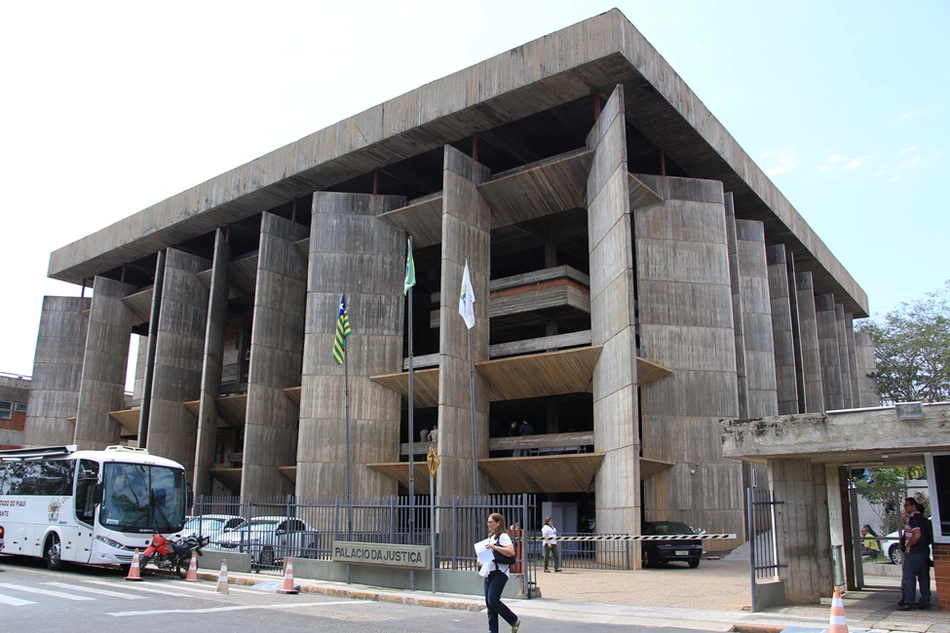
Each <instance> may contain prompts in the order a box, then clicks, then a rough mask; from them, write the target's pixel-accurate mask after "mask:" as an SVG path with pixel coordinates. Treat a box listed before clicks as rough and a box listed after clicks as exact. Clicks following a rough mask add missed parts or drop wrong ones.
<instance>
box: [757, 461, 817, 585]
mask: <svg viewBox="0 0 950 633" xmlns="http://www.w3.org/2000/svg"><path fill="white" fill-rule="evenodd" d="M769 479H770V485H771V487H772V490H773V492H774V494H775V500H776V501H779V502H782V503H779V504H778V505H776V506H775V531H776V537H777V538H776V540H777V542H778V557H779V563H781V564H783V565H787V567H783V568H782V569H781V570H780V571H779V577H780V578H781V579H782V580H783V581H784V583H785V602H786V604H817V603H818V602H819V598H820V597H821V596H822V595H827V594H828V592H829V591H830V589H831V586H830V585H829V584H825V583H827V581H828V579H830V578H831V540H830V534H829V531H828V521H827V517H828V497H827V490H826V483H825V470H824V466H822V465H812V463H811V462H810V461H809V460H807V459H771V460H769Z"/></svg>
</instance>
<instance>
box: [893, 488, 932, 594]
mask: <svg viewBox="0 0 950 633" xmlns="http://www.w3.org/2000/svg"><path fill="white" fill-rule="evenodd" d="M904 513H905V514H906V515H907V525H905V526H904V567H903V570H902V572H903V573H902V575H901V585H902V586H903V589H904V596H903V597H904V604H901V605H898V607H897V609H898V610H899V611H910V610H911V609H912V608H913V607H914V605H915V600H916V597H917V586H918V585H919V586H920V601H919V602H916V607H917V608H918V609H929V608H930V531H929V530H928V529H927V528H928V526H927V519H925V518H924V515H923V514H921V513H920V510H919V508H918V505H917V500H916V499H914V498H913V497H907V498H906V499H904Z"/></svg>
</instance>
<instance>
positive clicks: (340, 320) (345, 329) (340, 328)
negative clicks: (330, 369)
mask: <svg viewBox="0 0 950 633" xmlns="http://www.w3.org/2000/svg"><path fill="white" fill-rule="evenodd" d="M350 334H351V331H350V315H349V313H347V311H346V295H345V294H343V295H341V296H340V313H339V315H338V316H337V319H336V336H335V337H334V338H333V360H335V361H336V364H337V365H342V364H343V359H344V358H345V357H346V337H348V336H349V335H350Z"/></svg>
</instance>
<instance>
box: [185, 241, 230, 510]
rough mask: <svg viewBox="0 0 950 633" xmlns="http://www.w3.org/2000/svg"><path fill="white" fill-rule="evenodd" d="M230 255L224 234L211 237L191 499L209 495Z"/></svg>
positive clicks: (216, 435) (225, 319)
mask: <svg viewBox="0 0 950 633" xmlns="http://www.w3.org/2000/svg"><path fill="white" fill-rule="evenodd" d="M230 259H231V252H230V249H229V248H228V244H227V242H226V241H225V239H224V232H223V231H222V230H221V229H218V230H217V231H215V233H214V255H213V258H212V262H211V285H210V287H209V289H208V295H209V297H208V319H207V321H206V325H205V346H204V360H203V361H202V364H201V396H200V402H199V404H198V432H197V438H196V442H195V473H194V490H195V497H198V496H200V495H210V494H211V490H212V482H211V467H212V466H213V465H214V448H215V444H216V442H217V439H218V408H217V405H216V404H215V398H216V397H217V395H218V394H219V393H220V392H221V363H222V359H223V356H224V328H225V326H226V325H227V318H228V262H229V261H230Z"/></svg>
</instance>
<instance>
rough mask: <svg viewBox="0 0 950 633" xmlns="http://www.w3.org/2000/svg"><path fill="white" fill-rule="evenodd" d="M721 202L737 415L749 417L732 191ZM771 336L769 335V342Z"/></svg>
mask: <svg viewBox="0 0 950 633" xmlns="http://www.w3.org/2000/svg"><path fill="white" fill-rule="evenodd" d="M723 202H724V203H725V211H726V243H727V244H728V246H729V283H730V284H731V285H732V322H733V327H734V329H735V335H736V392H737V395H738V397H739V417H740V418H741V419H743V420H747V419H749V417H750V416H749V394H748V385H747V380H746V357H745V324H744V323H743V319H742V303H743V302H742V284H741V274H740V272H739V247H738V244H737V242H738V239H739V238H738V235H737V229H736V210H735V202H734V200H733V196H732V192H731V191H727V192H726V194H725V196H724V198H723ZM771 339H772V337H771V336H769V341H770V342H771Z"/></svg>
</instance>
